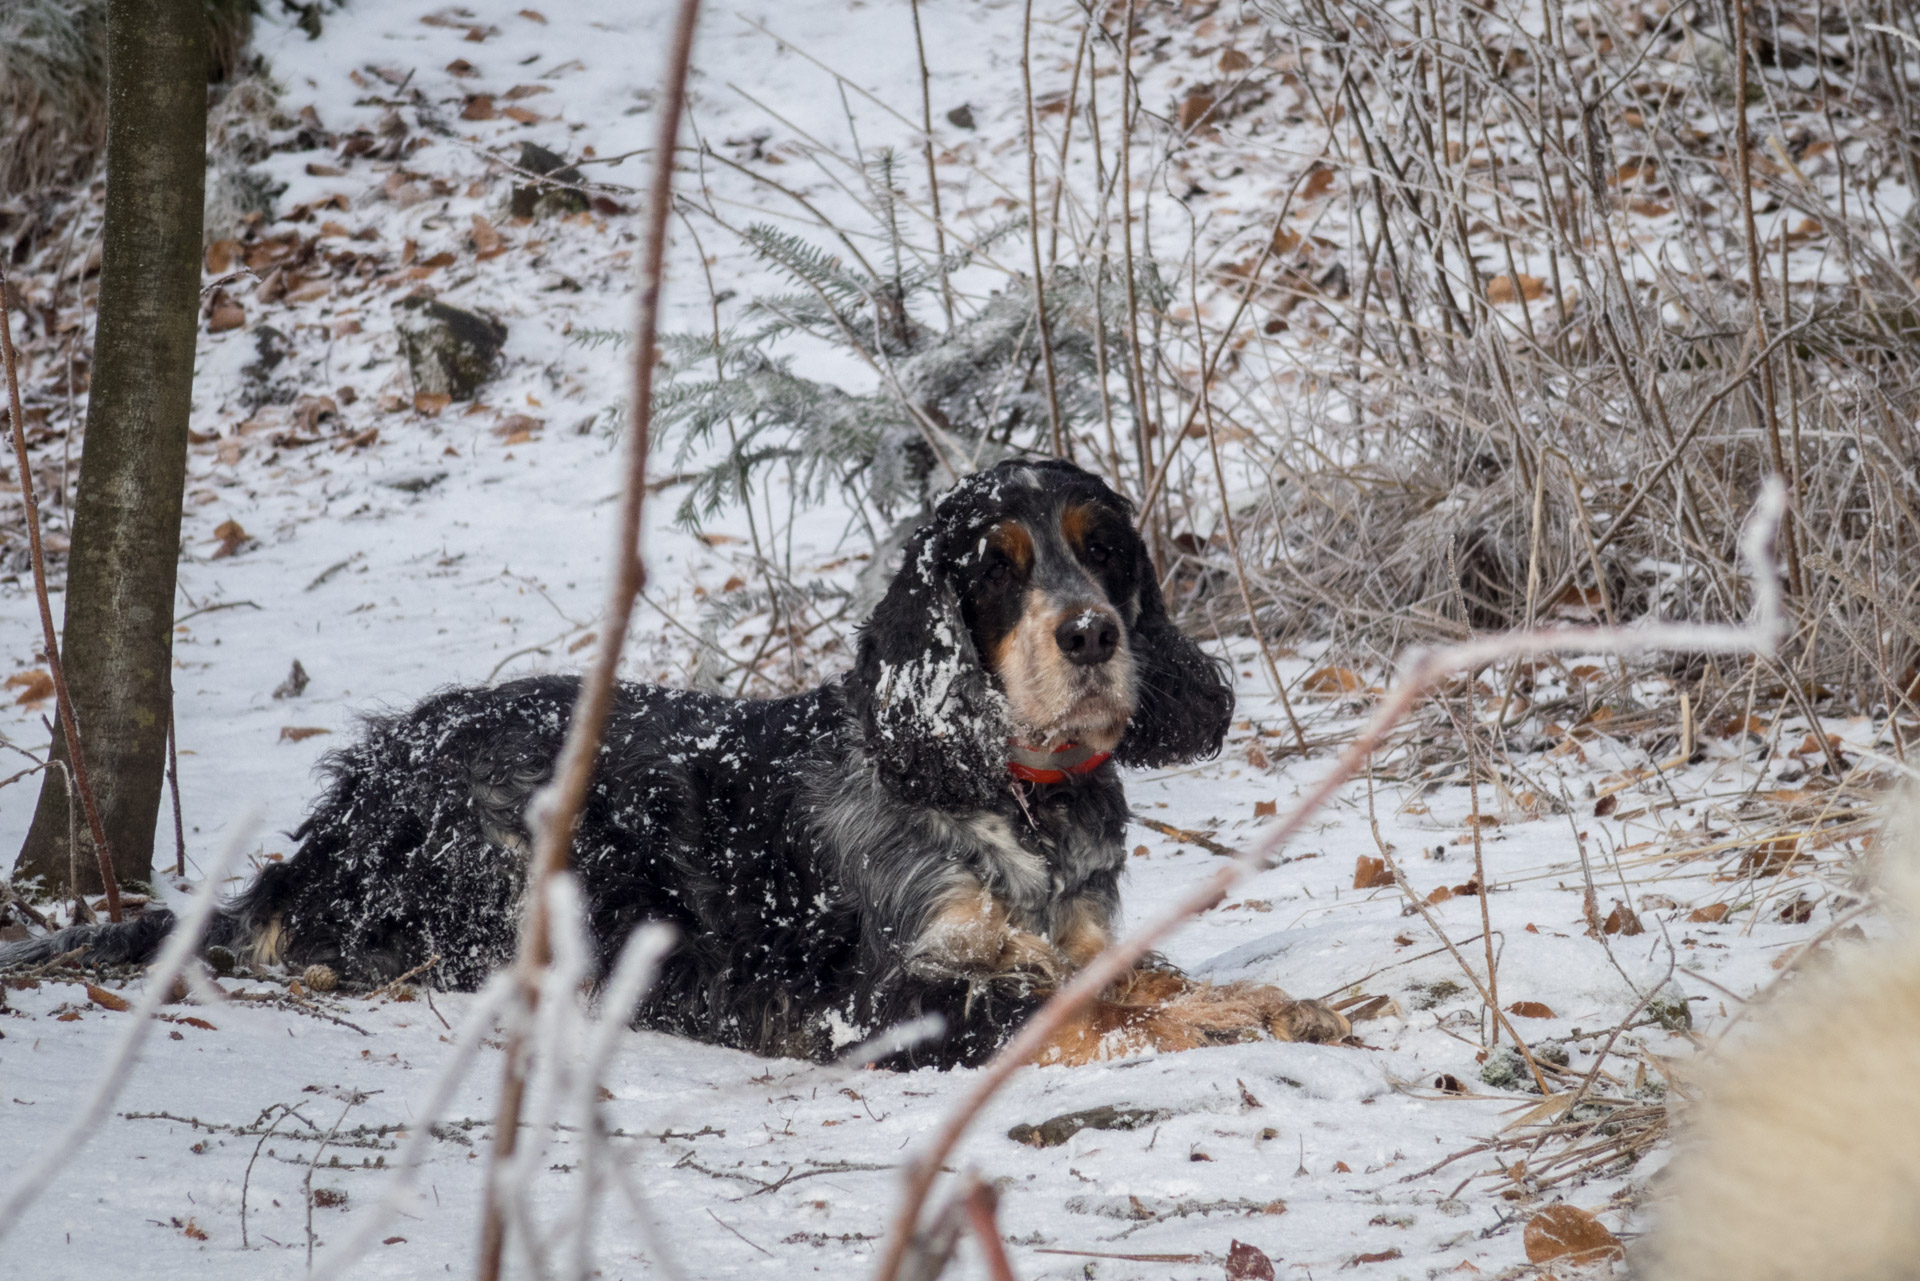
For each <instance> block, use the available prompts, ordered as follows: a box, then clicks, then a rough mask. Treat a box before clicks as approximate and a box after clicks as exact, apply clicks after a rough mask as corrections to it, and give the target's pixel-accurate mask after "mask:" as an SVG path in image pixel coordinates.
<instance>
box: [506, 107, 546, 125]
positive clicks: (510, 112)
mask: <svg viewBox="0 0 1920 1281" xmlns="http://www.w3.org/2000/svg"><path fill="white" fill-rule="evenodd" d="M500 114H501V115H503V116H505V117H507V118H508V119H509V120H518V121H519V122H520V123H521V124H523V125H537V124H539V123H540V122H541V121H542V120H544V119H546V117H545V116H542V115H540V114H539V113H538V112H534V111H529V110H527V109H526V108H525V107H508V108H507V109H506V110H505V111H502V112H501V113H500Z"/></svg>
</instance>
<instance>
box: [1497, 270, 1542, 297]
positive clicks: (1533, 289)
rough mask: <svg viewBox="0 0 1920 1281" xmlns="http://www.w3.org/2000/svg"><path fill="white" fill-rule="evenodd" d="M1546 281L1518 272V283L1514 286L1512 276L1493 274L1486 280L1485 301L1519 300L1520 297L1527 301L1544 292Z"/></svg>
mask: <svg viewBox="0 0 1920 1281" xmlns="http://www.w3.org/2000/svg"><path fill="white" fill-rule="evenodd" d="M1546 291H1547V286H1546V282H1545V281H1543V280H1541V279H1540V277H1538V276H1529V275H1527V274H1526V273H1525V272H1521V273H1520V283H1519V285H1518V286H1515V284H1514V283H1513V277H1512V276H1495V277H1494V278H1493V279H1492V280H1489V281H1488V282H1487V301H1488V302H1491V303H1503V302H1519V301H1520V300H1521V299H1522V298H1524V299H1526V300H1527V301H1528V302H1532V301H1533V300H1534V299H1536V298H1538V297H1540V296H1541V295H1542V294H1544V293H1546Z"/></svg>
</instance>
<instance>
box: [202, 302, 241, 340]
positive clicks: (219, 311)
mask: <svg viewBox="0 0 1920 1281" xmlns="http://www.w3.org/2000/svg"><path fill="white" fill-rule="evenodd" d="M246 323H247V309H246V308H245V307H242V306H241V305H240V304H239V303H237V302H235V301H233V299H231V298H223V299H221V300H219V301H218V302H215V303H214V304H213V306H212V308H211V309H210V310H209V311H208V312H207V332H208V333H210V334H224V333H227V332H229V331H231V330H234V329H241V328H244V327H245V325H246Z"/></svg>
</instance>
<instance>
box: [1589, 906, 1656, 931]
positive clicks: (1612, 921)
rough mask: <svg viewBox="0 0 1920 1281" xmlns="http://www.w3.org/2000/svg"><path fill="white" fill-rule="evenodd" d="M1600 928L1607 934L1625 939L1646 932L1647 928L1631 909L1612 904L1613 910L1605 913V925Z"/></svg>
mask: <svg viewBox="0 0 1920 1281" xmlns="http://www.w3.org/2000/svg"><path fill="white" fill-rule="evenodd" d="M1600 928H1601V929H1602V930H1604V931H1606V932H1607V933H1608V934H1620V935H1624V936H1625V937H1627V938H1632V937H1633V936H1634V935H1635V934H1645V933H1646V932H1647V927H1646V926H1644V925H1642V924H1641V923H1640V918H1639V917H1638V916H1636V915H1635V914H1634V912H1633V909H1631V908H1629V907H1628V906H1627V905H1626V904H1624V903H1616V904H1614V907H1613V910H1612V911H1611V912H1608V913H1607V919H1606V923H1605V924H1603V925H1602V926H1601V927H1600Z"/></svg>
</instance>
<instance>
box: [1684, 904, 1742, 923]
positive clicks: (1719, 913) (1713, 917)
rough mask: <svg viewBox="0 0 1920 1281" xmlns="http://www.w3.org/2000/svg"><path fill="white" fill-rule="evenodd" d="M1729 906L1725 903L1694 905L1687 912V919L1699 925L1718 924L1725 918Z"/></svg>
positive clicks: (1729, 908)
mask: <svg viewBox="0 0 1920 1281" xmlns="http://www.w3.org/2000/svg"><path fill="white" fill-rule="evenodd" d="M1730 910H1731V906H1730V905H1729V904H1726V903H1709V904H1707V905H1706V906H1705V907H1696V908H1694V909H1693V910H1692V911H1691V912H1688V913H1687V919H1688V920H1689V921H1693V922H1696V923H1698V924H1700V925H1718V924H1720V922H1722V921H1724V920H1726V919H1727V913H1728V911H1730Z"/></svg>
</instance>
